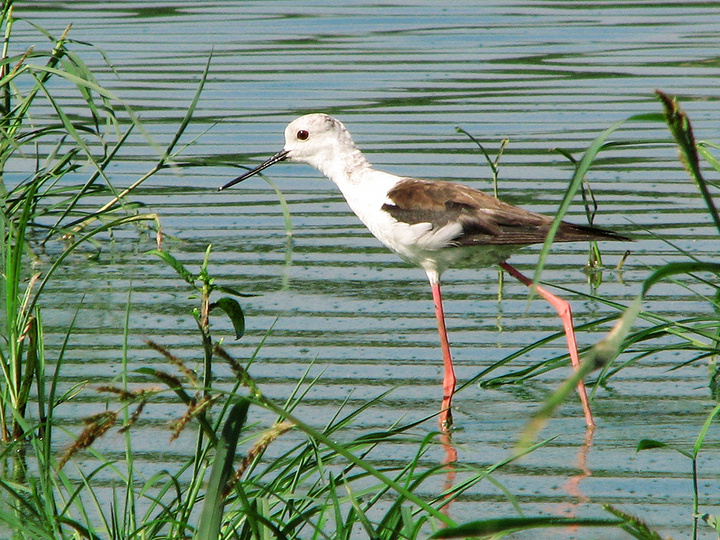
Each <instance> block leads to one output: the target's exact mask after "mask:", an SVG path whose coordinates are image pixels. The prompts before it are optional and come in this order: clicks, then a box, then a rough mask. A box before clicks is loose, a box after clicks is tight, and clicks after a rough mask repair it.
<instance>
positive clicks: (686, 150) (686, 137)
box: [656, 90, 720, 232]
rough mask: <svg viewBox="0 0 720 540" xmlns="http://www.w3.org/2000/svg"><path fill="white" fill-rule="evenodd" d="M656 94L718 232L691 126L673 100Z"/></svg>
mask: <svg viewBox="0 0 720 540" xmlns="http://www.w3.org/2000/svg"><path fill="white" fill-rule="evenodd" d="M656 93H657V95H658V97H659V98H660V101H661V102H662V104H663V107H665V116H666V119H667V124H668V127H669V128H670V133H672V136H673V138H674V139H675V142H676V143H677V145H678V147H679V148H680V160H681V161H682V162H683V165H685V168H686V169H687V170H688V173H689V174H690V176H691V178H692V179H693V180H694V181H695V183H696V184H697V186H698V188H699V189H700V194H701V195H702V198H703V200H704V201H705V205H706V206H707V208H708V211H709V212H710V216H711V217H712V219H713V222H715V228H716V229H717V230H718V232H720V214H718V210H717V208H716V207H715V203H714V202H713V198H712V195H711V194H710V190H709V189H708V186H707V182H705V179H704V178H703V175H702V171H701V170H700V157H699V156H698V148H697V144H696V143H695V136H694V135H693V131H692V126H691V125H690V119H689V118H688V117H687V115H686V114H685V112H684V111H683V110H682V109H681V108H680V105H678V103H677V100H676V99H675V98H671V97H670V96H668V95H667V94H664V93H663V92H660V91H659V90H658V91H657V92H656Z"/></svg>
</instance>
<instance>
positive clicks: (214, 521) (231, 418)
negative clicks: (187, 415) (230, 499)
mask: <svg viewBox="0 0 720 540" xmlns="http://www.w3.org/2000/svg"><path fill="white" fill-rule="evenodd" d="M249 407H250V402H249V401H248V400H247V399H242V400H240V402H239V403H236V404H235V405H233V407H232V408H231V409H230V412H229V413H228V417H227V420H226V422H225V426H224V427H223V430H222V435H221V436H220V438H219V440H218V444H217V446H216V449H215V457H214V459H213V465H212V469H211V470H210V481H209V483H208V488H207V492H206V493H205V503H204V504H203V508H202V512H201V514H200V521H199V522H198V528H197V532H196V534H195V538H196V539H198V540H215V539H216V538H220V525H221V524H222V516H223V508H224V506H225V495H224V493H225V485H226V484H227V482H228V480H229V479H230V476H231V475H232V474H233V461H234V459H235V448H236V446H237V441H238V437H239V436H240V431H241V430H242V428H243V426H244V425H245V420H246V418H247V412H248V408H249Z"/></svg>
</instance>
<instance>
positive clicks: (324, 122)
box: [220, 113, 627, 431]
mask: <svg viewBox="0 0 720 540" xmlns="http://www.w3.org/2000/svg"><path fill="white" fill-rule="evenodd" d="M286 160H287V161H293V162H298V163H307V164H308V165H312V166H313V167H315V168H316V169H318V170H319V171H320V172H322V173H323V174H324V175H325V176H327V177H328V178H329V179H330V180H332V181H333V182H335V184H336V185H337V187H338V188H340V191H341V192H342V194H343V196H344V197H345V200H346V201H347V203H348V204H349V205H350V208H351V209H352V210H353V212H355V214H356V215H357V216H358V217H359V218H360V220H361V221H362V222H363V223H364V224H365V226H366V227H367V228H368V229H369V230H370V232H371V233H372V234H373V235H374V236H375V237H376V238H377V239H378V240H380V242H382V243H383V244H385V245H386V246H387V247H388V248H390V249H391V250H392V251H394V252H395V253H397V254H398V255H399V256H400V257H402V258H403V259H405V260H406V261H409V262H411V263H413V264H416V265H417V266H420V267H421V268H422V269H423V270H425V273H426V274H427V278H428V280H429V282H430V288H431V289H432V296H433V302H434V304H435V316H436V318H437V325H438V332H439V334H440V344H441V346H442V353H443V363H444V377H443V399H442V407H441V412H440V417H439V423H440V429H441V430H442V431H447V430H448V429H449V428H450V426H451V425H452V412H451V404H452V397H453V393H454V391H455V383H456V379H455V371H454V369H453V363H452V357H451V355H450V344H449V342H448V337H447V330H446V328H445V316H444V314H443V304H442V297H441V294H440V275H441V274H442V273H443V271H444V270H446V269H448V268H454V267H481V266H489V265H492V264H499V265H500V267H502V268H503V269H504V270H506V271H507V272H508V273H509V274H510V275H512V276H513V277H515V278H517V279H518V280H520V281H521V282H522V283H524V284H525V285H528V286H530V285H532V281H531V280H530V279H528V278H527V277H525V276H524V275H523V274H521V273H520V272H519V271H518V270H516V269H515V268H514V267H513V266H511V265H509V264H508V263H507V262H505V261H506V259H507V258H508V257H509V256H510V255H511V254H512V253H513V252H514V251H516V250H518V249H520V248H522V247H524V246H527V245H530V244H537V243H542V242H544V241H545V238H546V236H547V234H548V231H549V229H550V226H551V225H552V223H553V218H551V217H549V216H545V215H542V214H536V213H534V212H529V211H527V210H523V209H522V208H518V207H517V206H512V205H510V204H506V203H504V202H502V201H500V200H498V199H496V198H495V197H491V196H490V195H486V194H485V193H482V192H481V191H478V190H476V189H473V188H470V187H468V186H464V185H461V184H456V183H453V182H444V181H431V180H419V179H415V178H407V177H403V176H396V175H394V174H389V173H386V172H383V171H378V170H377V169H374V168H373V167H372V165H370V163H369V162H368V161H367V159H365V156H364V155H363V154H362V152H361V151H360V150H359V149H358V147H357V146H355V143H354V142H353V140H352V138H351V137H350V133H349V132H348V130H347V129H346V128H345V126H344V125H343V124H342V123H341V122H340V121H338V120H336V119H335V118H332V117H331V116H328V115H326V114H320V113H317V114H308V115H305V116H301V117H300V118H297V119H295V120H293V121H292V122H290V124H289V125H288V126H287V127H286V128H285V146H284V147H283V149H282V150H281V151H280V152H278V153H277V154H275V155H274V156H272V157H271V158H270V159H268V160H267V161H265V162H263V163H261V164H260V165H258V166H257V167H255V168H254V169H252V170H250V171H248V172H246V173H245V174H243V175H241V176H238V177H237V178H236V179H234V180H232V181H231V182H228V183H227V184H226V185H224V186H222V187H221V188H220V190H223V189H227V188H229V187H230V186H233V185H235V184H237V183H238V182H242V181H243V180H245V179H247V178H250V177H251V176H253V175H254V174H257V173H259V172H260V171H262V170H264V169H266V168H268V167H270V166H271V165H273V164H275V163H278V162H280V161H286ZM582 240H627V239H626V238H624V237H622V236H620V235H618V234H615V233H613V232H610V231H605V230H602V229H598V228H595V227H588V226H582V225H573V224H571V223H566V222H564V221H563V222H562V223H561V224H560V227H559V229H558V230H557V232H556V235H555V238H554V241H556V242H575V241H582ZM535 291H536V292H537V293H538V294H539V295H540V296H542V297H543V298H544V299H545V300H547V301H548V302H549V303H550V304H551V305H552V306H553V307H554V308H555V309H556V310H557V312H558V314H559V315H560V318H561V319H562V323H563V328H564V330H565V336H566V338H567V343H568V350H569V352H570V359H571V361H572V365H573V367H574V368H575V369H577V368H578V367H579V365H580V360H579V358H578V353H577V344H576V342H575V332H574V330H573V323H572V313H571V311H570V304H569V303H568V302H566V301H565V300H562V299H561V298H558V297H557V296H555V295H553V294H552V293H550V292H549V291H548V290H546V289H544V288H543V287H540V286H537V287H535ZM577 391H578V394H579V395H580V400H581V402H582V407H583V411H584V414H585V421H586V423H587V425H588V426H593V425H594V420H593V417H592V412H591V410H590V405H589V403H588V398H587V393H586V391H585V384H584V383H583V381H582V380H580V382H579V383H578V385H577Z"/></svg>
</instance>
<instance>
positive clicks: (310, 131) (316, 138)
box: [283, 113, 356, 170]
mask: <svg viewBox="0 0 720 540" xmlns="http://www.w3.org/2000/svg"><path fill="white" fill-rule="evenodd" d="M355 149H356V147H355V143H354V142H353V140H352V138H351V137H350V133H349V132H348V130H347V129H346V128H345V126H344V125H343V124H342V122H340V120H336V119H335V118H333V117H332V116H328V115H327V114H322V113H315V114H306V115H305V116H301V117H299V118H296V119H295V120H293V121H292V122H290V123H289V124H288V126H287V127H286V128H285V146H284V147H283V150H284V151H285V152H287V159H289V160H290V161H299V162H301V163H308V164H309V165H312V166H313V167H315V168H316V169H321V170H322V168H321V166H322V164H323V163H326V162H329V161H332V160H334V159H336V158H337V157H338V156H339V155H342V154H346V153H347V152H348V151H352V150H355Z"/></svg>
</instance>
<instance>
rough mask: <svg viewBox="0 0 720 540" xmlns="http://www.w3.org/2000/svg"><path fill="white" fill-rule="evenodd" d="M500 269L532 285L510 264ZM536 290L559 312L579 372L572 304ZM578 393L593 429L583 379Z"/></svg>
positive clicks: (527, 284)
mask: <svg viewBox="0 0 720 540" xmlns="http://www.w3.org/2000/svg"><path fill="white" fill-rule="evenodd" d="M500 267H501V268H503V269H504V270H505V271H506V272H507V273H508V274H510V275H511V276H513V277H514V278H516V279H518V280H519V281H520V282H522V283H523V284H525V285H526V286H528V287H529V286H531V285H532V280H530V279H528V278H527V277H525V276H524V275H523V274H521V273H520V272H519V271H518V270H517V269H516V268H514V267H513V266H511V265H509V264H508V263H506V262H501V263H500ZM535 290H536V291H537V293H538V294H539V295H540V296H542V297H543V298H544V299H545V300H547V301H548V302H549V303H550V305H551V306H552V307H554V308H555V310H556V311H557V312H558V315H560V319H561V320H562V323H563V328H564V329H565V338H566V339H567V343H568V351H570V362H571V363H572V365H573V368H575V370H576V371H577V370H578V369H579V368H580V358H579V357H578V352H577V343H576V341H575V330H574V328H573V321H572V311H571V310H570V304H569V303H568V302H567V301H565V300H563V299H562V298H558V297H557V296H555V295H554V294H552V293H551V292H550V291H548V290H547V289H544V288H543V287H540V286H539V285H538V286H537V287H536V288H535ZM577 392H578V394H579V395H580V402H581V403H582V407H583V412H584V413H585V423H586V424H587V425H588V427H592V426H594V425H595V421H594V420H593V416H592V411H591V410H590V403H589V401H588V397H587V391H586V390H585V382H584V381H583V380H582V379H580V382H578V385H577Z"/></svg>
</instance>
